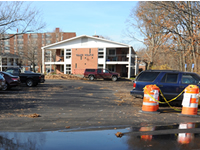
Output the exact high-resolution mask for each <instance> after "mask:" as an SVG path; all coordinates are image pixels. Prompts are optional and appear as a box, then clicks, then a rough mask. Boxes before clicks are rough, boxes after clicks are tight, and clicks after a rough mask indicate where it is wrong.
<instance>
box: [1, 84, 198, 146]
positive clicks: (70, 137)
mask: <svg viewBox="0 0 200 150" xmlns="http://www.w3.org/2000/svg"><path fill="white" fill-rule="evenodd" d="M131 89H132V82H131V81H128V80H127V81H126V80H125V81H119V82H112V81H94V82H90V81H72V80H47V81H46V82H45V84H40V85H38V86H37V87H31V88H27V87H26V86H22V87H19V88H13V89H11V90H10V91H0V96H1V101H0V125H1V128H0V149H33V150H35V149H45V150H46V149H61V150H62V149H70V150H71V149H87V150H89V149H116V150H118V149H123V150H124V149H128V150H129V149H200V146H199V145H200V144H199V143H200V141H199V140H200V139H199V137H200V136H199V133H200V131H199V130H200V129H199V126H200V125H199V123H200V117H188V116H181V115H180V112H178V111H175V110H173V109H172V108H170V107H168V106H159V110H160V113H159V114H148V113H141V112H140V110H141V107H142V99H136V98H133V97H132V96H130V94H129V92H130V90H131ZM175 107H176V108H178V109H181V107H180V106H175ZM198 116H200V115H199V114H198ZM117 132H119V133H122V134H121V135H122V137H121V138H119V137H117V136H116V135H115V134H116V133H117Z"/></svg>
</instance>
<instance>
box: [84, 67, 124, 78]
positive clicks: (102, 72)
mask: <svg viewBox="0 0 200 150" xmlns="http://www.w3.org/2000/svg"><path fill="white" fill-rule="evenodd" d="M84 77H85V78H89V80H91V81H92V80H94V79H112V81H117V80H118V79H119V78H120V74H119V73H116V72H111V71H109V70H108V69H85V72H84Z"/></svg>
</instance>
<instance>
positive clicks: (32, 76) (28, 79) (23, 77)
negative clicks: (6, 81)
mask: <svg viewBox="0 0 200 150" xmlns="http://www.w3.org/2000/svg"><path fill="white" fill-rule="evenodd" d="M6 72H8V73H10V74H12V75H14V76H19V77H20V81H21V83H25V84H26V85H27V86H29V87H31V86H37V85H38V83H44V82H45V76H44V74H40V73H32V72H31V73H23V72H22V71H21V69H20V68H8V69H7V70H6Z"/></svg>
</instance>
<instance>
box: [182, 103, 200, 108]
mask: <svg viewBox="0 0 200 150" xmlns="http://www.w3.org/2000/svg"><path fill="white" fill-rule="evenodd" d="M183 107H190V108H197V107H198V104H197V103H190V105H189V106H188V105H186V106H184V105H183Z"/></svg>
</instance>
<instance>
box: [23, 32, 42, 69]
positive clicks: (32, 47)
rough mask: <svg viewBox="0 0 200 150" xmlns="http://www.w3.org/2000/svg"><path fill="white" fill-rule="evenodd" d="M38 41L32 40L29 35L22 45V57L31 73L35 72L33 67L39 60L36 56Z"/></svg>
mask: <svg viewBox="0 0 200 150" xmlns="http://www.w3.org/2000/svg"><path fill="white" fill-rule="evenodd" d="M38 45H39V43H38V39H35V38H32V37H31V35H29V38H28V41H27V43H26V44H25V45H24V49H25V50H26V51H24V54H23V57H24V58H25V59H26V60H27V61H28V64H29V65H30V66H31V65H32V66H33V67H32V69H33V71H34V72H35V66H36V65H37V64H38V62H39V60H40V58H39V56H38Z"/></svg>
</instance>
